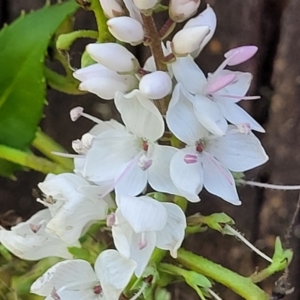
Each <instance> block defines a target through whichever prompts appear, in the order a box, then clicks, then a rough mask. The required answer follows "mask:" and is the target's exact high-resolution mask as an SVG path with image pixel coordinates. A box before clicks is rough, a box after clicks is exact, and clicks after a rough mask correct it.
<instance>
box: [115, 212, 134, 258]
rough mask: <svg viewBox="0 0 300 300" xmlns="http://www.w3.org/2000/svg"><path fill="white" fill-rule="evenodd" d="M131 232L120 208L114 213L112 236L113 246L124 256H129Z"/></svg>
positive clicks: (132, 233)
mask: <svg viewBox="0 0 300 300" xmlns="http://www.w3.org/2000/svg"><path fill="white" fill-rule="evenodd" d="M134 234H135V233H134V232H133V229H132V227H131V226H130V224H129V223H128V222H127V221H126V220H125V218H124V217H123V215H122V212H121V211H120V209H117V210H116V213H115V224H114V225H113V226H112V236H113V239H114V244H115V247H116V248H117V249H118V251H119V252H120V253H121V254H122V255H123V256H125V257H127V258H129V257H130V247H131V240H132V236H133V235H134Z"/></svg>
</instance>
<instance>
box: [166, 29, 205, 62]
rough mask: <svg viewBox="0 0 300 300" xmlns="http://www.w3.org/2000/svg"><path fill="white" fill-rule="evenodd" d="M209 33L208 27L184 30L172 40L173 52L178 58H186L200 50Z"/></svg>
mask: <svg viewBox="0 0 300 300" xmlns="http://www.w3.org/2000/svg"><path fill="white" fill-rule="evenodd" d="M208 33H209V27H208V26H196V27H189V28H183V29H181V30H180V31H178V32H177V33H176V34H175V36H174V37H173V40H172V44H171V47H172V51H173V53H174V55H176V56H186V55H188V54H190V53H192V52H193V51H195V50H197V49H198V48H199V45H200V44H201V42H202V41H203V39H204V38H205V37H206V35H207V34H208Z"/></svg>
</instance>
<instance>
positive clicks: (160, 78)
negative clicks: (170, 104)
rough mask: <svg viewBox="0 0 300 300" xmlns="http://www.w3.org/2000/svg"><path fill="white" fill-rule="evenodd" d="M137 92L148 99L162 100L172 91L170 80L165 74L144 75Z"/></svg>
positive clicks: (159, 72)
mask: <svg viewBox="0 0 300 300" xmlns="http://www.w3.org/2000/svg"><path fill="white" fill-rule="evenodd" d="M139 90H140V91H141V93H142V94H143V95H145V96H146V97H147V98H150V99H154V100H155V99H162V98H164V97H165V96H167V95H168V94H169V93H170V92H171V90H172V80H171V78H170V76H169V75H168V74H167V73H166V72H162V71H156V72H153V73H150V74H147V75H144V76H143V77H142V79H141V81H140V85H139Z"/></svg>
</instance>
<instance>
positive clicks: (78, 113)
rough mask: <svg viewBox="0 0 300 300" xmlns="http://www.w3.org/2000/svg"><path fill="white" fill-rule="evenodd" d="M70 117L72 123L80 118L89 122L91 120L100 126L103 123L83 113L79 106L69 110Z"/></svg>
mask: <svg viewBox="0 0 300 300" xmlns="http://www.w3.org/2000/svg"><path fill="white" fill-rule="evenodd" d="M70 117H71V120H72V121H73V122H75V121H77V120H78V119H79V118H80V117H85V118H87V119H89V120H91V121H93V122H95V123H97V124H100V123H102V122H103V121H101V120H100V119H98V118H96V117H93V116H91V115H89V114H86V113H84V112H83V107H81V106H77V107H75V108H73V109H71V111H70Z"/></svg>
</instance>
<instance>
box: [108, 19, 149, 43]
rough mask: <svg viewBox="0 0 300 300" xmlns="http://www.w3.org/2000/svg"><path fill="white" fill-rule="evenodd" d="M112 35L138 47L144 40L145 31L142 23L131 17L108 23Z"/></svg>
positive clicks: (112, 20)
mask: <svg viewBox="0 0 300 300" xmlns="http://www.w3.org/2000/svg"><path fill="white" fill-rule="evenodd" d="M107 27H108V30H109V31H110V33H111V34H112V35H113V36H114V37H115V38H116V39H118V40H120V41H122V42H125V43H130V44H131V45H138V44H140V43H142V42H143V40H144V35H145V34H144V29H143V26H142V24H141V23H140V22H138V21H137V20H135V19H133V18H130V17H126V16H124V17H117V18H112V19H110V20H108V21H107Z"/></svg>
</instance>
